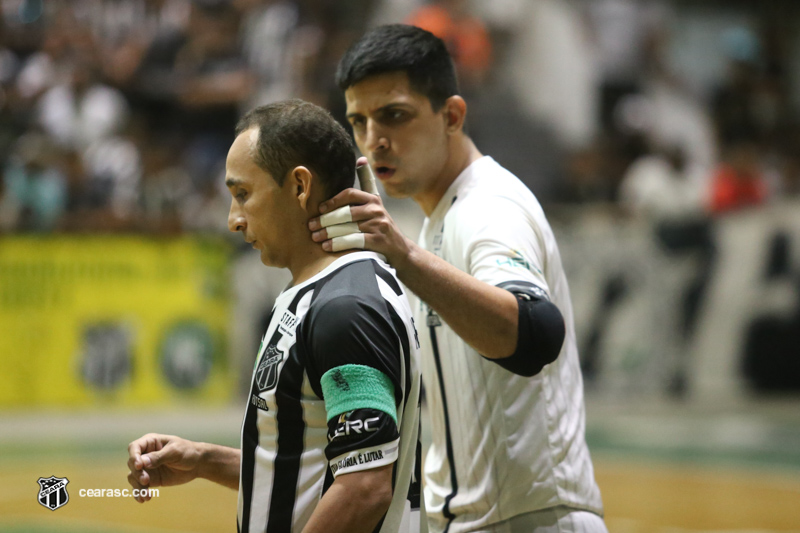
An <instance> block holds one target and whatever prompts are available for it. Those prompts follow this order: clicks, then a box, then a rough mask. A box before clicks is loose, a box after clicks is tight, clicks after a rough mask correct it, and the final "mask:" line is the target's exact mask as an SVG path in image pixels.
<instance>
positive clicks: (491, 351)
mask: <svg viewBox="0 0 800 533" xmlns="http://www.w3.org/2000/svg"><path fill="white" fill-rule="evenodd" d="M407 245H408V253H407V254H406V256H405V257H404V258H402V259H401V258H397V259H395V260H392V266H393V267H394V268H395V269H396V270H397V276H398V277H399V278H400V280H401V281H402V282H403V283H404V284H405V285H406V287H408V288H409V289H410V290H411V291H412V292H413V293H414V294H416V295H417V296H418V297H419V298H420V299H421V300H422V301H424V302H425V303H426V304H428V305H429V306H430V307H431V308H432V309H433V310H434V311H436V313H437V314H438V315H439V317H440V318H441V319H442V320H444V321H445V322H447V325H448V326H450V327H451V328H452V329H453V331H455V332H456V334H458V336H459V337H461V338H462V339H464V341H465V342H466V343H467V344H469V345H470V346H472V347H473V348H474V349H475V350H476V351H477V352H478V353H480V354H481V355H483V356H484V357H487V358H490V359H497V358H502V357H507V356H509V355H511V354H512V353H514V350H515V349H516V346H517V328H518V321H519V308H518V304H517V299H516V297H515V296H514V295H513V294H511V293H510V292H508V291H506V290H503V289H500V288H498V287H493V286H491V285H489V284H487V283H484V282H482V281H479V280H477V279H475V278H473V277H472V276H470V275H469V274H467V273H466V272H462V271H461V270H459V269H457V268H456V267H454V266H453V265H451V264H449V263H447V262H446V261H444V260H443V259H440V258H439V257H437V256H435V255H434V254H432V253H430V252H427V251H425V250H423V249H422V248H420V247H419V246H418V245H416V244H414V243H413V242H411V241H410V240H408V241H407Z"/></svg>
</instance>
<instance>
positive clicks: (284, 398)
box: [266, 283, 316, 533]
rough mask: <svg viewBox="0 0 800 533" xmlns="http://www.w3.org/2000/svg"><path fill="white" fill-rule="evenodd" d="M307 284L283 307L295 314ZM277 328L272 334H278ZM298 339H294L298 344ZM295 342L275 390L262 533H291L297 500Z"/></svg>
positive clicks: (299, 440)
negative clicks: (273, 447) (274, 440)
mask: <svg viewBox="0 0 800 533" xmlns="http://www.w3.org/2000/svg"><path fill="white" fill-rule="evenodd" d="M315 286H316V284H313V283H312V284H311V285H309V286H307V287H304V289H303V290H302V291H300V292H298V294H297V295H296V296H295V297H294V300H292V303H291V304H290V305H289V307H288V308H287V309H288V310H289V311H290V312H292V313H297V305H298V303H299V302H300V300H301V299H302V298H303V296H305V295H306V293H307V292H308V291H310V290H314V288H315ZM279 330H280V328H278V329H277V330H276V331H279ZM299 340H300V339H299V338H298V341H299ZM297 348H298V343H297V342H296V343H295V344H294V345H293V346H292V347H291V348H290V349H289V353H288V354H286V362H285V363H284V365H283V369H281V375H280V377H279V378H278V385H277V387H276V389H275V403H276V407H277V409H276V411H277V412H276V415H275V418H276V421H277V424H278V446H277V454H276V457H275V463H274V464H275V472H274V473H273V476H272V498H271V499H270V503H269V516H268V517H267V530H266V533H289V532H291V530H292V515H293V513H294V506H295V500H296V498H297V479H298V477H299V476H300V459H301V456H302V452H303V437H304V436H305V431H306V423H305V420H304V418H303V406H302V404H301V403H300V398H301V392H302V388H303V375H304V373H305V365H304V362H303V361H301V360H300V356H299V350H298V349H297Z"/></svg>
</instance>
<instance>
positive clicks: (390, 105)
mask: <svg viewBox="0 0 800 533" xmlns="http://www.w3.org/2000/svg"><path fill="white" fill-rule="evenodd" d="M393 107H409V106H408V104H406V103H405V102H390V103H388V104H386V105H384V106H381V107H379V108H378V109H376V110H374V111H373V113H383V112H385V111H386V110H388V109H391V108H393ZM363 116H364V113H355V112H354V113H348V114H347V118H348V119H351V118H355V117H363Z"/></svg>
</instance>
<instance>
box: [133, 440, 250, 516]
mask: <svg viewBox="0 0 800 533" xmlns="http://www.w3.org/2000/svg"><path fill="white" fill-rule="evenodd" d="M240 460H241V452H240V451H239V450H238V449H236V448H228V447H227V446H219V445H216V444H207V443H203V442H193V441H190V440H186V439H182V438H180V437H176V436H174V435H160V434H155V433H149V434H147V435H144V436H143V437H141V438H139V439H137V440H135V441H133V442H131V443H130V444H129V445H128V469H129V470H130V472H129V473H128V483H130V485H131V486H132V487H133V488H135V489H144V488H154V487H170V486H174V485H183V484H184V483H188V482H190V481H192V480H194V479H196V478H204V479H208V480H209V481H213V482H215V483H219V484H220V485H224V486H226V487H229V488H232V489H238V488H239V463H240ZM149 499H150V497H140V498H139V499H138V500H139V502H144V501H147V500H149Z"/></svg>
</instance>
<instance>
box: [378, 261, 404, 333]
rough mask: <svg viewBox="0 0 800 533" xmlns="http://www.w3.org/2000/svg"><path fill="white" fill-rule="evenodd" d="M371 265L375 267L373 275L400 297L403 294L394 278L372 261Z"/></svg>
mask: <svg viewBox="0 0 800 533" xmlns="http://www.w3.org/2000/svg"><path fill="white" fill-rule="evenodd" d="M372 264H373V266H374V267H375V275H376V276H378V277H379V278H381V279H382V280H383V281H385V282H386V284H387V285H388V286H389V287H391V288H392V290H393V291H394V293H395V294H396V295H398V296H401V295H402V294H403V289H401V288H400V284H399V283H397V280H396V279H395V278H394V276H392V275H391V274H389V273H388V272H386V270H384V269H383V268H382V267H380V266H378V264H377V263H376V262H375V261H373V262H372ZM403 331H405V326H404V327H403Z"/></svg>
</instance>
